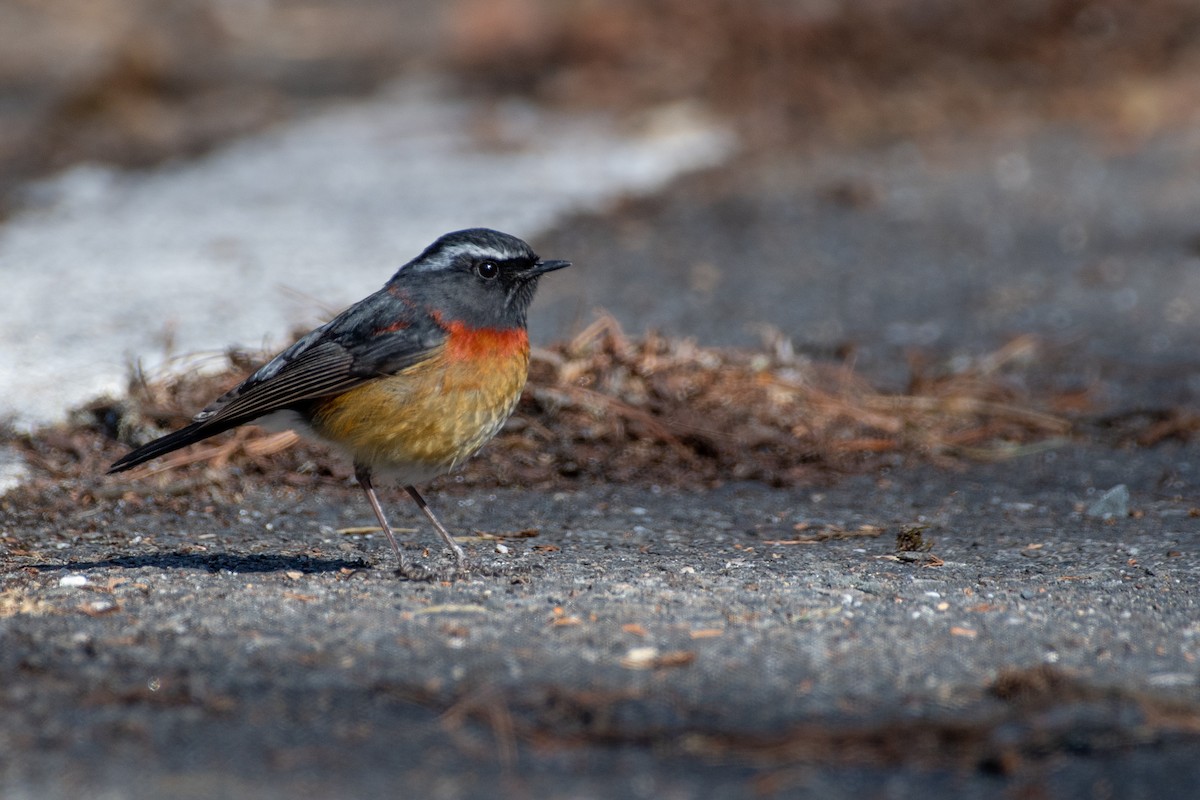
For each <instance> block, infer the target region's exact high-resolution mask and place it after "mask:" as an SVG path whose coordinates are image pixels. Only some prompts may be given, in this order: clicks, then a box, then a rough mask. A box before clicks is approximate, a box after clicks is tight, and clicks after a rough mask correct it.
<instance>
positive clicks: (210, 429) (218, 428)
mask: <svg viewBox="0 0 1200 800" xmlns="http://www.w3.org/2000/svg"><path fill="white" fill-rule="evenodd" d="M240 422H241V420H236V421H233V424H231V425H211V424H205V423H203V422H193V423H192V424H191V425H188V426H187V427H185V428H180V429H179V430H177V431H175V432H174V433H168V434H167V435H166V436H162V437H159V438H158V439H155V440H154V441H153V442H148V443H147V444H144V445H142V446H141V447H139V448H137V449H135V450H131V451H130V452H128V453H126V454H125V455H124V456H123V457H122V458H119V459H117V461H115V462H113V465H112V466H111V467H109V468H108V474H110V475H111V474H112V473H114V472H121V471H123V470H127V469H132V468H134V467H136V466H137V465H138V464H143V463H145V462H147V461H149V460H150V459H152V458H158V457H159V456H161V455H166V454H167V453H170V452H172V451H174V450H178V449H180V448H181V447H187V446H188V445H189V444H194V443H196V442H199V441H201V440H203V439H207V438H208V437H210V436H215V435H216V434H218V433H221V432H222V431H227V430H229V429H230V428H234V427H237V425H238V424H240Z"/></svg>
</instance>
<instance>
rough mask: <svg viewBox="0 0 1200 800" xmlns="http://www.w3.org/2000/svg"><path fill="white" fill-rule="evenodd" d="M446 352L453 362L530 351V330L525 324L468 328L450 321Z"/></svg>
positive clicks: (506, 357)
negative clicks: (506, 327)
mask: <svg viewBox="0 0 1200 800" xmlns="http://www.w3.org/2000/svg"><path fill="white" fill-rule="evenodd" d="M447 327H448V329H449V331H450V337H449V341H447V342H446V356H447V357H448V358H449V359H450V360H451V361H452V362H455V363H457V362H461V361H482V362H487V361H490V360H492V359H496V360H501V361H503V360H507V359H510V358H512V357H513V356H515V355H522V354H524V353H527V352H528V351H529V334H528V333H526V332H525V329H524V328H509V329H500V328H468V327H467V326H466V325H464V324H463V323H461V322H451V323H450V324H449V326H447Z"/></svg>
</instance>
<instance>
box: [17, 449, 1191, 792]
mask: <svg viewBox="0 0 1200 800" xmlns="http://www.w3.org/2000/svg"><path fill="white" fill-rule="evenodd" d="M1192 456H1193V454H1192V453H1190V452H1189V451H1188V450H1187V449H1186V448H1179V447H1171V446H1166V447H1162V448H1159V449H1157V450H1154V451H1152V452H1131V453H1113V452H1111V451H1108V450H1098V449H1095V448H1089V447H1086V446H1078V447H1069V448H1066V449H1064V450H1062V451H1057V452H1052V453H1046V454H1043V455H1042V456H1039V457H1037V458H1035V459H1026V460H1024V461H1021V462H1008V463H1003V464H995V465H989V466H981V467H974V468H972V469H970V470H966V471H963V472H946V471H944V470H937V469H933V468H929V467H918V468H903V469H895V470H890V471H888V472H887V473H886V474H882V475H874V476H860V477H855V478H850V479H847V480H845V481H841V482H838V483H837V484H835V485H833V486H828V487H822V488H808V489H803V490H797V491H784V490H770V489H767V488H764V487H762V486H759V485H753V484H738V485H730V486H727V487H724V488H721V489H719V490H715V491H712V492H707V493H699V494H690V493H688V494H683V493H677V492H671V491H660V490H655V489H653V488H633V487H611V488H599V487H593V488H581V489H578V490H575V491H566V492H559V493H532V492H523V491H514V490H508V491H498V492H494V493H492V494H475V495H468V494H464V493H463V492H462V491H461V490H456V489H454V487H447V489H446V490H445V491H442V492H439V493H438V494H437V495H436V499H435V502H436V503H437V504H438V506H439V508H440V509H442V510H443V512H444V516H445V518H446V521H447V522H448V523H449V524H451V525H452V526H454V527H455V528H457V529H458V530H464V531H466V530H479V529H482V530H487V531H506V530H508V531H519V530H523V529H527V528H529V527H530V526H532V527H534V528H536V530H537V535H536V536H532V537H528V538H513V539H509V540H507V542H506V543H505V544H504V545H503V548H506V549H507V552H506V553H500V552H493V551H496V548H497V545H496V543H495V542H494V541H491V540H485V539H480V538H474V539H471V540H469V541H468V542H467V546H468V549H469V550H471V551H472V552H473V553H474V554H475V555H476V556H478V557H484V558H487V559H499V560H501V561H502V562H506V563H507V565H508V566H509V568H510V570H511V572H510V574H508V575H505V576H501V577H486V576H483V577H472V578H470V579H465V580H460V581H457V582H455V583H452V584H420V583H411V582H406V581H402V580H398V579H397V578H396V577H395V576H394V575H393V574H392V572H391V569H390V567H391V557H390V552H389V551H388V549H387V548H386V546H385V544H386V543H385V542H383V541H381V540H380V539H379V538H378V537H371V536H356V535H345V534H339V533H337V532H336V531H337V530H338V529H341V528H344V527H347V526H351V525H359V524H363V523H364V522H366V521H367V514H366V508H365V504H362V503H358V502H354V503H351V502H342V501H340V500H332V501H331V500H329V499H322V498H320V497H311V496H303V495H302V494H300V493H287V492H278V491H269V490H266V489H264V490H263V491H262V492H255V493H251V494H247V495H246V496H245V497H244V498H242V500H241V502H239V503H237V504H236V505H221V506H218V507H208V508H204V507H200V508H196V509H192V510H190V511H187V512H185V513H174V512H169V511H164V510H162V509H160V508H157V507H156V506H155V505H154V504H151V505H150V506H149V507H148V508H146V509H144V510H142V511H138V512H135V513H125V512H124V511H123V509H122V508H121V507H120V505H116V506H113V507H111V508H107V509H104V510H102V511H100V512H99V513H98V514H94V515H91V516H88V517H86V518H85V517H83V516H80V517H76V518H68V519H63V520H60V521H59V522H57V524H55V525H54V526H53V527H51V526H49V525H46V524H44V523H43V524H37V523H31V524H29V525H23V526H21V528H20V533H19V534H17V536H16V537H15V539H16V540H15V541H10V547H11V548H12V550H11V553H10V555H8V556H6V557H5V558H4V566H5V582H4V590H3V594H0V602H2V603H3V605H0V613H3V615H4V617H5V619H3V629H2V630H3V637H4V646H3V648H0V653H2V655H0V669H3V671H4V673H5V674H8V675H10V676H13V679H12V680H9V681H7V682H6V683H5V685H4V687H3V689H0V704H2V705H3V707H4V709H5V718H6V724H5V725H4V726H3V732H2V733H0V737H2V740H0V752H3V753H4V754H5V755H4V756H3V761H0V764H3V771H2V772H0V775H2V776H3V781H4V782H3V783H2V784H0V786H2V787H3V788H4V796H6V797H18V798H20V797H50V796H68V795H71V796H80V795H84V796H93V797H107V796H114V797H147V798H150V797H162V796H166V795H170V796H174V797H214V796H231V795H232V796H245V795H249V794H253V795H254V796H263V797H331V796H363V795H365V794H368V793H375V792H380V791H392V792H394V791H396V787H398V786H403V787H404V788H405V793H407V794H414V795H421V796H425V795H428V796H434V797H461V796H488V795H490V794H492V793H494V792H495V791H496V789H497V787H502V788H503V793H506V794H509V795H511V796H522V795H525V794H536V795H538V796H545V797H587V796H634V797H662V796H667V797H671V796H678V797H698V796H711V797H720V796H737V795H743V794H746V793H750V792H760V793H765V794H768V795H771V794H775V793H780V794H810V795H811V796H822V795H823V796H829V793H831V792H832V793H833V794H835V795H842V796H848V795H851V794H855V793H858V792H862V791H866V792H868V793H869V794H872V795H873V796H889V797H890V796H915V795H917V794H918V793H921V794H930V793H932V795H933V796H939V797H942V796H944V797H950V796H956V797H988V796H994V795H997V794H998V793H1000V792H1001V791H1007V790H1012V789H1014V788H1015V787H1024V789H1027V790H1028V791H1032V792H1039V791H1040V792H1043V793H1044V794H1045V795H1047V796H1061V797H1065V796H1120V797H1136V796H1147V797H1148V796H1182V793H1183V792H1184V791H1185V787H1187V786H1189V785H1191V786H1194V785H1195V784H1194V781H1195V780H1196V778H1197V777H1200V772H1198V771H1197V768H1196V766H1195V764H1196V756H1197V755H1198V754H1200V738H1198V737H1197V736H1196V730H1197V727H1198V726H1200V703H1197V668H1196V664H1195V658H1196V655H1197V651H1198V650H1200V642H1198V639H1200V625H1198V624H1197V619H1200V609H1198V606H1200V592H1198V591H1197V585H1198V580H1200V536H1198V535H1197V532H1196V529H1197V523H1196V519H1195V515H1196V509H1195V508H1193V507H1191V506H1190V504H1189V500H1187V499H1184V498H1183V497H1182V496H1181V495H1180V494H1179V490H1180V489H1181V488H1186V489H1188V490H1189V491H1193V492H1194V489H1195V483H1194V478H1193V477H1192V476H1191V470H1190V468H1191V462H1190V459H1191V458H1192ZM1118 482H1119V483H1122V484H1124V485H1125V486H1127V487H1128V489H1129V492H1130V505H1129V509H1130V512H1131V513H1130V514H1127V515H1124V516H1121V517H1118V518H1114V519H1110V520H1107V521H1105V520H1101V519H1098V518H1093V517H1090V516H1088V514H1087V513H1086V511H1087V510H1088V509H1089V508H1090V507H1091V506H1092V505H1093V504H1094V503H1095V502H1096V501H1097V499H1098V498H1099V497H1100V496H1101V495H1102V494H1103V493H1104V492H1105V491H1106V490H1108V489H1109V488H1111V487H1112V486H1113V485H1116V484H1117V483H1118ZM1193 497H1194V495H1193ZM406 510H409V509H403V508H398V509H397V511H396V512H394V513H397V514H398V513H399V512H400V511H406ZM412 518H415V517H413V516H412V515H410V519H412ZM913 527H922V528H923V530H921V531H920V535H921V537H923V544H924V545H927V546H928V549H921V548H917V549H915V550H906V551H902V550H898V548H897V534H898V533H900V532H901V531H903V530H906V529H911V528H913ZM431 541H432V537H431V536H430V535H429V531H427V530H425V529H424V528H420V529H418V530H417V531H416V532H415V533H413V534H411V535H410V536H409V542H410V547H412V548H414V550H419V548H421V546H422V545H423V544H428V543H430V542H431ZM417 555H420V554H419V553H417ZM445 557H448V556H447V555H446V554H438V553H429V554H427V555H426V558H427V559H437V558H445ZM18 611H19V613H16V612H18Z"/></svg>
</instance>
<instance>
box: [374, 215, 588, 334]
mask: <svg viewBox="0 0 1200 800" xmlns="http://www.w3.org/2000/svg"><path fill="white" fill-rule="evenodd" d="M570 265H571V262H569V261H542V260H541V259H540V258H538V256H537V253H535V252H533V249H532V248H531V247H530V246H529V245H528V244H526V243H525V242H523V241H522V240H520V239H518V238H517V237H515V236H510V235H508V234H507V233H501V232H499V231H494V230H490V229H488V228H469V229H467V230H462V231H455V232H453V233H447V234H446V235H445V236H442V237H441V238H439V239H438V240H437V241H436V242H434V243H433V244H431V245H429V247H427V248H425V251H424V252H422V253H421V255H419V256H417V257H416V258H414V259H413V260H412V261H410V262H408V263H407V264H405V265H404V266H403V267H401V268H400V269H399V270H398V271H397V272H396V274H395V275H394V276H392V279H391V280H390V281H388V288H389V289H392V290H393V291H396V292H399V293H402V294H404V295H405V296H407V297H408V298H409V299H410V300H411V301H414V302H418V303H421V304H422V305H429V306H432V307H434V308H437V309H438V310H439V311H440V312H441V314H442V315H443V316H444V317H446V321H447V322H449V321H461V322H463V323H465V324H467V325H469V326H471V327H480V328H486V327H497V328H506V327H512V326H514V325H520V326H522V327H524V325H525V313H526V312H527V311H528V309H529V304H530V302H531V301H532V300H533V293H534V291H535V290H536V289H537V282H538V278H539V277H540V276H542V275H544V274H545V273H547V272H551V271H553V270H556V269H562V268H563V267H569V266H570Z"/></svg>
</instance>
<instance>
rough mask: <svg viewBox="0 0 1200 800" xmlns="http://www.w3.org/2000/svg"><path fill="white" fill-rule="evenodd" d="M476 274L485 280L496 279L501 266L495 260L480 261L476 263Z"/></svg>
mask: <svg viewBox="0 0 1200 800" xmlns="http://www.w3.org/2000/svg"><path fill="white" fill-rule="evenodd" d="M475 274H476V275H478V276H479V277H481V278H483V279H484V280H485V281H490V280H494V279H496V278H497V277H499V275H500V267H499V266H498V265H497V264H496V262H495V261H480V262H479V263H478V264H476V265H475Z"/></svg>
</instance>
